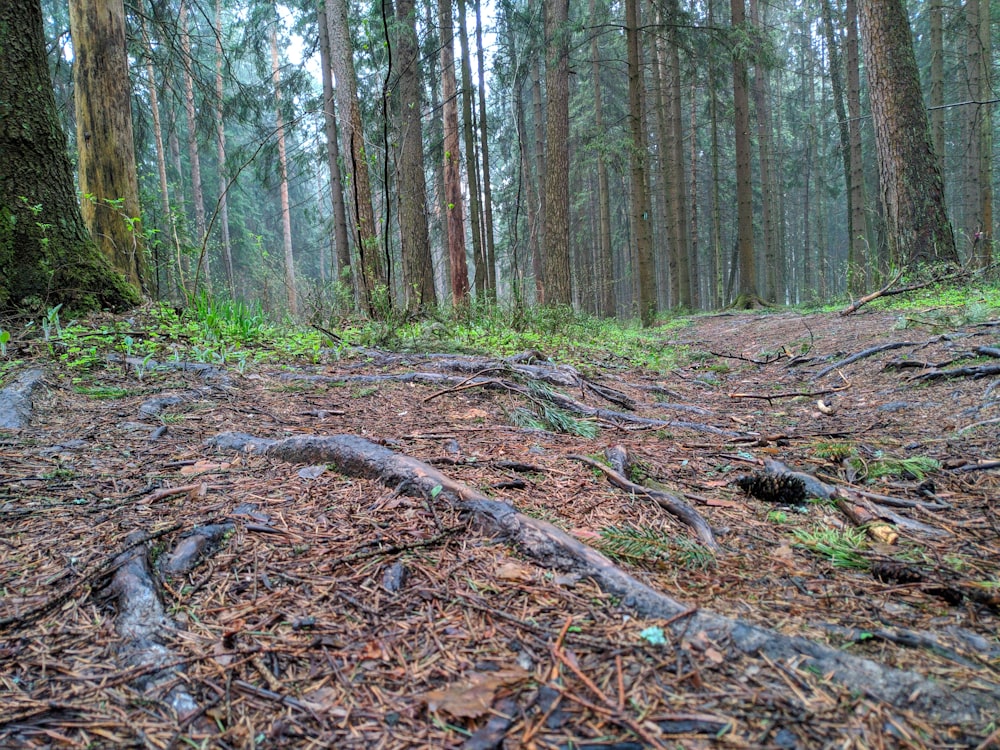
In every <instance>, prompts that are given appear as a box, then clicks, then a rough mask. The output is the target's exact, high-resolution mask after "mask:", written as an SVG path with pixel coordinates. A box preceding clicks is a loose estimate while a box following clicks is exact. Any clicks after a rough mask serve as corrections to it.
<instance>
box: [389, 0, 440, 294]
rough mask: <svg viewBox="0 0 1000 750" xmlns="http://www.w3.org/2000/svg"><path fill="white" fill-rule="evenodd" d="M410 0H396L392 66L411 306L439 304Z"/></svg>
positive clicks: (401, 221)
mask: <svg viewBox="0 0 1000 750" xmlns="http://www.w3.org/2000/svg"><path fill="white" fill-rule="evenodd" d="M415 8H416V3H415V2H414V0H399V1H398V2H397V3H396V29H397V34H398V37H397V39H396V65H397V66H399V113H398V122H397V128H398V130H399V157H398V168H397V169H398V171H397V178H396V179H397V181H398V186H399V190H398V193H399V233H400V239H401V247H402V255H403V298H404V301H405V304H406V309H407V310H411V311H416V310H420V309H422V308H433V307H435V306H436V305H437V297H436V295H435V293H434V266H433V264H432V263H431V245H430V239H429V237H428V233H427V181H426V179H425V177H424V137H423V128H422V126H421V118H420V115H421V97H420V91H421V85H420V57H419V55H420V49H419V47H418V45H417V28H416V16H415Z"/></svg>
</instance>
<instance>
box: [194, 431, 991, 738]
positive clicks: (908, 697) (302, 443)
mask: <svg viewBox="0 0 1000 750" xmlns="http://www.w3.org/2000/svg"><path fill="white" fill-rule="evenodd" d="M208 442H209V444H211V445H213V446H215V447H216V448H218V449H219V450H225V451H253V452H256V453H259V454H264V455H267V456H271V457H273V458H276V459H279V460H285V461H292V462H297V463H309V464H313V463H330V464H333V465H334V466H335V467H336V468H337V470H338V471H340V472H341V473H344V474H347V475H350V476H358V477H367V478H371V479H377V480H379V481H381V482H382V483H383V484H385V485H387V486H389V487H393V488H400V490H401V491H406V492H408V493H410V494H414V495H418V496H423V497H426V498H434V497H440V498H442V499H444V500H447V501H449V502H451V503H453V504H454V505H455V506H456V507H459V508H461V509H463V510H465V511H468V512H471V513H473V514H474V516H475V517H476V518H477V519H479V520H480V521H482V522H485V524H486V526H487V527H488V528H490V529H492V530H493V531H495V532H497V533H499V534H501V535H502V536H504V537H505V538H506V539H508V540H509V541H510V542H511V543H513V544H514V545H516V546H517V547H518V548H519V549H520V550H521V551H522V552H523V553H524V554H525V555H527V556H529V557H531V558H532V559H534V560H535V561H536V562H537V563H539V564H541V565H544V566H548V567H553V568H558V569H561V570H571V571H574V572H576V573H579V574H582V575H586V576H590V577H591V578H593V579H594V580H595V581H596V582H597V583H598V584H599V585H600V586H601V587H602V588H603V589H604V590H605V591H607V592H608V593H610V594H612V595H614V596H617V597H620V598H621V601H622V603H623V604H624V605H625V606H627V607H629V608H631V609H633V610H634V611H636V612H637V613H638V614H640V615H642V616H644V617H649V618H659V619H662V620H666V621H670V620H671V618H675V617H678V616H681V617H680V619H677V620H674V621H673V622H668V623H667V624H668V626H669V627H670V629H671V630H672V632H673V633H674V635H675V636H677V637H681V636H682V635H683V634H684V633H690V632H701V631H704V633H705V635H706V637H708V638H711V639H712V640H713V641H715V642H716V644H717V645H718V646H719V647H720V648H722V649H726V648H727V647H732V648H733V649H735V650H737V651H739V652H742V653H743V654H747V655H751V656H753V655H760V656H761V657H763V658H764V660H765V661H767V660H771V661H781V662H784V661H786V660H787V661H791V662H793V663H795V664H796V665H797V666H800V667H806V668H808V669H810V670H813V671H815V672H816V673H818V674H822V675H824V676H827V677H829V678H832V679H834V680H837V681H839V682H840V683H842V684H843V685H845V686H847V687H848V688H850V689H852V690H856V691H858V692H859V693H862V694H865V695H869V696H871V697H873V698H875V699H878V700H881V701H885V702H886V703H889V704H891V705H893V706H897V707H900V708H906V709H909V710H912V711H915V712H918V713H922V714H924V715H925V716H927V717H930V718H932V719H934V720H936V721H941V722H953V723H969V724H974V725H977V726H981V725H982V724H983V723H985V722H987V721H991V720H993V719H994V718H995V717H996V716H997V715H998V713H1000V686H998V685H996V684H993V683H986V682H983V683H981V684H978V685H977V686H976V687H967V686H962V687H955V686H945V685H941V684H939V683H937V682H935V681H932V680H929V679H927V678H925V677H923V676H921V675H919V674H916V673H913V672H908V671H902V670H898V669H894V668H890V667H886V666H885V665H881V664H878V663H876V662H873V661H870V660H867V659H862V658H859V657H857V656H852V655H850V654H846V653H843V652H841V651H839V650H837V649H833V648H830V647H829V646H825V645H822V644H819V643H816V642H814V641H811V640H808V639H806V638H802V637H798V636H790V635H784V634H781V633H776V632H774V631H770V630H767V629H766V628H762V627H759V626H756V625H752V624H749V623H746V622H742V621H739V620H733V619H730V618H727V617H722V616H720V615H716V614H712V613H710V612H703V611H692V610H690V609H689V608H688V607H686V606H684V605H683V604H681V603H680V602H678V601H676V600H674V599H672V598H670V597H668V596H666V595H665V594H663V593H661V592H659V591H656V590H654V589H652V588H650V587H649V586H647V585H645V584H644V583H642V582H641V581H638V580H637V579H635V578H633V577H632V576H631V575H629V574H628V573H626V572H625V571H623V570H621V569H620V568H618V567H617V566H616V565H614V564H613V563H612V562H611V561H610V560H608V559H607V558H606V557H604V556H603V555H601V554H600V553H598V552H597V551H596V550H594V549H592V548H590V547H588V546H586V545H585V544H582V543H581V542H579V541H578V540H576V539H574V538H573V537H571V536H570V535H569V534H567V533H566V532H564V531H562V530H561V529H559V528H557V527H556V526H554V525H552V524H550V523H548V522H546V521H542V520H540V519H535V518H529V517H527V516H525V515H523V514H521V513H519V512H517V511H516V510H515V509H514V508H513V507H511V506H510V505H508V504H507V503H504V502H499V501H496V500H492V499H490V498H487V497H485V496H483V495H482V494H480V493H479V492H477V491H475V490H474V489H472V488H470V487H468V486H466V485H464V484H462V483H460V482H456V481H455V480H453V479H450V478H449V477H447V476H445V475H444V474H442V473H441V472H439V471H438V470H437V469H435V468H434V467H432V466H430V465H429V464H426V463H424V462H422V461H419V460H417V459H414V458H412V457H409V456H406V455H403V454H399V453H395V452H393V451H391V450H389V449H388V448H384V447H382V446H380V445H377V444H375V443H372V442H370V441H368V440H365V439H363V438H360V437H358V436H355V435H335V436H326V437H292V438H287V439H285V440H278V441H275V440H265V439H261V438H255V437H253V436H251V435H246V434H243V433H233V432H229V433H222V434H220V435H217V436H216V437H214V438H212V439H210V440H209V441H208Z"/></svg>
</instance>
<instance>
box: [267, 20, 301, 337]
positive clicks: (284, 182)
mask: <svg viewBox="0 0 1000 750" xmlns="http://www.w3.org/2000/svg"><path fill="white" fill-rule="evenodd" d="M277 24H278V15H277V13H275V16H274V25H272V26H271V82H272V83H273V84H274V106H275V116H276V124H275V128H274V130H275V137H276V138H277V141H278V181H279V189H280V192H281V239H282V243H281V245H282V248H283V249H284V258H285V296H286V298H287V300H288V312H289V313H290V314H291V315H292V317H295V316H296V315H298V314H299V299H298V293H297V291H296V289H295V256H294V255H293V254H292V212H291V207H290V205H289V201H288V156H287V153H286V151H285V118H284V115H282V113H281V70H280V68H279V67H278V33H277V30H276V27H277Z"/></svg>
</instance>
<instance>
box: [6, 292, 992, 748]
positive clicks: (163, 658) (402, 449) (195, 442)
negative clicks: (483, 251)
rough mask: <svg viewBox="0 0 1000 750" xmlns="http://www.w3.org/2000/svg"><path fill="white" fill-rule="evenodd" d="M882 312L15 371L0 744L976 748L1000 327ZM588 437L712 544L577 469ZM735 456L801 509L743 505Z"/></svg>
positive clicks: (721, 318) (987, 706) (986, 693)
mask: <svg viewBox="0 0 1000 750" xmlns="http://www.w3.org/2000/svg"><path fill="white" fill-rule="evenodd" d="M914 317H915V318H917V320H916V321H914V320H909V321H907V319H906V318H905V317H902V316H901V315H899V314H888V313H877V312H867V311H862V312H860V313H858V314H855V315H853V316H850V317H847V318H841V317H839V316H837V315H836V314H813V315H799V314H793V313H778V314H739V315H717V316H705V317H700V318H696V319H694V320H693V321H692V323H691V325H690V326H688V327H686V328H683V329H680V330H671V331H668V330H666V329H664V331H663V334H662V336H663V346H664V347H667V346H678V345H680V346H684V347H686V353H685V354H684V357H683V361H685V362H688V363H689V364H685V365H683V366H679V367H677V368H676V369H673V370H671V371H669V372H660V373H653V372H647V371H641V370H630V369H626V368H624V367H623V365H622V363H621V362H620V361H617V360H615V359H614V358H612V357H610V356H609V357H607V358H606V359H604V360H603V361H592V362H587V363H577V367H576V368H568V367H565V366H563V365H565V363H561V362H550V361H545V359H544V355H545V353H544V352H543V353H541V354H542V355H543V358H542V359H538V358H537V357H536V358H530V357H525V358H521V359H514V360H507V361H496V360H485V359H475V358H470V357H459V356H456V355H446V356H439V357H435V356H424V355H417V354H407V355H405V356H398V355H394V354H392V353H386V352H375V351H369V350H366V351H360V350H359V351H356V352H354V353H352V354H350V355H348V356H346V357H343V358H342V359H335V358H332V357H331V358H330V359H329V361H324V362H322V363H320V364H304V363H302V364H296V363H288V365H287V366H285V367H282V368H280V369H279V368H270V369H262V370H254V371H248V372H245V373H244V374H240V373H239V372H237V371H235V370H231V371H225V372H223V371H219V370H215V369H214V368H208V367H204V366H202V367H196V368H179V367H178V366H177V365H176V364H170V363H164V364H163V366H162V367H161V368H156V367H154V363H152V362H145V363H135V362H134V363H131V364H130V363H129V362H122V361H109V362H108V363H106V365H104V366H103V367H102V368H99V369H96V370H90V371H89V372H88V373H87V374H86V378H84V379H83V380H81V375H80V373H79V372H78V371H70V370H67V369H65V368H59V367H56V366H55V365H54V364H53V363H52V361H51V360H48V359H47V358H45V357H43V356H38V357H37V358H35V359H33V360H28V361H25V363H24V365H23V367H22V369H21V370H19V372H27V371H29V370H30V369H32V368H40V369H41V370H42V371H43V372H44V376H43V377H42V378H41V380H40V381H39V382H37V383H36V384H35V385H34V387H33V389H30V392H29V394H28V396H29V398H30V401H31V405H32V406H31V410H30V413H29V414H28V415H27V416H26V418H25V423H24V425H23V426H21V427H17V426H16V425H15V424H6V423H5V424H6V426H5V427H3V428H2V431H0V520H2V523H0V593H2V598H0V626H2V627H0V745H4V746H9V745H15V746H29V747H30V746H39V747H41V746H47V745H49V744H52V743H59V742H63V743H66V744H69V745H86V744H88V743H92V746H127V745H152V746H156V747H168V746H175V745H178V744H182V743H187V742H190V743H194V744H199V743H203V742H206V743H207V744H208V745H211V746H218V747H251V746H266V747H275V746H288V747H307V746H311V744H318V745H320V746H331V747H358V748H369V747H399V748H403V747H463V746H464V747H470V748H475V747H479V748H486V747H500V746H504V747H537V748H550V747H551V748H555V747H571V746H572V747H595V748H596V747H602V748H607V747H617V748H629V747H667V746H678V745H679V746H683V747H702V746H706V747H707V746H710V745H716V744H730V745H737V746H747V747H782V748H792V747H821V746H824V745H828V744H832V743H834V742H837V743H842V742H843V741H847V742H849V743H852V744H853V745H855V746H859V747H860V746H904V745H905V746H909V747H976V746H982V747H992V746H994V745H991V744H989V743H990V742H992V743H997V742H998V739H997V735H996V730H997V725H996V723H995V719H996V716H997V715H998V714H1000V687H998V686H1000V641H998V640H997V636H996V633H997V632H998V631H1000V621H998V620H1000V618H998V611H1000V547H998V539H1000V519H998V511H997V507H996V498H997V495H998V488H1000V476H998V469H997V468H995V467H994V468H989V466H990V465H991V463H990V462H996V461H997V460H998V459H1000V455H998V449H997V445H998V443H1000V441H998V439H997V438H998V435H1000V388H997V387H996V384H997V383H1000V374H997V373H996V372H994V371H993V370H992V369H991V368H992V367H993V366H994V365H997V364H1000V359H998V358H997V355H996V354H993V353H991V350H994V349H996V348H997V347H998V346H1000V343H998V342H1000V326H997V325H996V324H995V322H994V323H987V324H978V325H976V324H959V323H958V322H955V321H947V320H943V319H935V320H934V321H930V319H929V317H927V316H924V318H923V319H920V317H921V316H914ZM928 322H931V323H934V324H935V325H928V324H927V323H928ZM863 353H868V354H867V355H866V356H862V357H857V358H855V359H853V361H852V356H856V355H858V354H863ZM136 365H138V366H139V370H138V371H137V367H136ZM140 374H141V377H140ZM9 381H10V383H13V382H14V381H13V379H9ZM10 383H4V385H8V384H10ZM18 388H19V391H18V393H21V394H22V395H23V392H24V390H25V388H24V386H23V383H22V384H19V385H18ZM2 407H3V404H2V403H0V411H2ZM24 407H25V404H24V401H23V399H22V400H19V401H17V403H16V404H13V405H12V406H11V407H10V409H12V410H13V411H10V413H16V414H18V415H21V416H24V415H25V412H24ZM532 419H533V420H535V422H536V423H537V422H542V421H545V422H546V424H547V425H548V427H549V429H538V428H537V426H536V427H531V426H524V425H527V424H531V423H532V422H531V420H532ZM519 425H521V426H519ZM557 426H561V427H562V428H563V429H567V430H569V431H570V432H556V431H554V428H555V427H557ZM227 432H238V433H245V434H247V435H249V436H252V437H253V438H260V439H264V440H268V441H276V440H277V441H281V440H285V439H287V438H299V439H300V440H298V441H291V442H289V441H286V442H285V443H282V444H281V445H285V446H286V447H287V446H293V445H298V446H301V445H307V444H308V445H312V446H314V447H315V445H316V444H317V441H319V439H320V438H322V437H323V436H333V435H347V436H356V438H357V439H355V438H350V439H349V440H347V442H343V441H342V442H341V443H337V444H338V445H341V446H344V445H347V446H350V447H351V448H352V450H354V449H357V450H358V451H360V453H358V454H351V455H345V454H344V453H343V452H342V453H339V454H337V453H335V454H321V453H315V452H313V453H310V452H308V451H306V452H303V453H294V452H283V453H280V454H279V453H276V452H274V451H273V450H272V449H271V448H269V447H267V446H268V445H270V444H264V443H260V444H258V445H257V450H251V451H249V452H247V451H244V450H242V448H243V447H245V445H236V444H233V443H225V442H223V443H220V442H219V440H218V436H219V435H220V434H222V433H227ZM572 432H577V433H582V435H581V434H571V433H572ZM594 433H596V434H594ZM583 435H587V436H583ZM307 438H308V440H306V439H307ZM362 439H363V440H362ZM310 441H312V442H310ZM319 442H321V441H319ZM367 446H371V447H367ZM613 446H621V447H622V448H623V449H624V453H625V454H627V457H628V458H629V459H630V460H631V461H632V462H633V464H632V466H631V467H624V468H625V469H626V472H625V475H624V476H625V479H626V480H627V481H631V482H634V483H637V484H638V485H641V487H643V488H646V489H649V490H654V491H658V492H660V493H665V494H666V495H667V496H669V497H671V498H673V499H675V500H677V501H678V502H681V503H684V504H685V505H686V506H687V507H689V508H690V509H691V510H692V511H694V512H696V513H697V514H698V515H700V516H701V517H702V518H703V519H704V521H705V522H706V527H707V528H709V529H710V533H711V534H712V535H713V536H714V539H715V541H716V542H717V543H718V548H719V549H718V551H717V552H716V553H715V554H712V553H711V551H710V550H709V549H708V548H707V547H706V546H705V541H706V537H705V532H704V531H702V533H701V534H696V532H695V531H694V530H692V529H691V528H690V527H689V526H687V525H685V524H684V523H682V521H681V520H678V514H677V513H676V512H670V510H669V508H667V509H665V506H664V505H663V504H662V503H661V504H657V502H656V499H655V492H654V493H653V494H652V495H648V496H647V495H646V494H643V492H641V491H640V492H637V491H635V489H634V488H633V489H632V490H629V491H625V490H622V489H620V486H622V485H619V487H616V486H614V485H613V484H612V483H610V482H609V481H608V477H607V476H606V472H604V471H603V470H598V469H595V468H593V467H592V466H588V465H587V462H586V461H581V460H578V459H575V458H574V456H583V457H591V460H592V459H593V458H596V457H600V456H602V454H603V453H604V451H605V450H606V449H608V448H609V447H613ZM310 450H312V449H310ZM268 451H271V452H270V453H269V452H268ZM366 452H367V453H366ZM366 456H367V458H366ZM372 456H374V457H375V458H372V461H373V463H371V464H366V463H365V461H366V460H368V458H371V457H372ZM393 457H400V458H393ZM376 459H377V460H376ZM602 460H603V459H602ZM379 461H381V462H382V463H379ZM396 461H401V462H402V463H393V462H396ZM769 461H770V462H774V461H780V462H782V463H783V464H785V465H786V466H787V467H789V468H790V469H792V470H795V471H800V472H805V473H806V474H808V475H809V477H808V479H810V481H811V479H812V478H816V479H819V480H821V481H822V482H823V483H825V485H826V486H827V488H828V489H829V488H833V489H834V490H835V493H834V496H833V497H831V498H828V499H827V500H825V501H822V502H820V501H816V500H815V499H811V500H808V501H806V502H804V503H803V502H798V501H797V499H796V498H795V497H792V496H787V497H786V496H784V495H781V494H780V493H779V496H777V497H768V496H767V492H763V493H757V494H759V495H761V496H758V497H750V496H748V495H747V494H746V493H745V492H744V491H743V490H742V489H741V488H740V485H739V484H738V483H737V480H738V478H740V477H744V478H745V481H744V482H743V485H744V486H748V484H752V482H750V481H749V480H748V479H746V478H747V477H757V478H758V480H759V481H760V482H763V483H764V485H765V486H766V488H773V484H774V483H775V481H776V480H774V479H773V477H768V478H764V479H761V478H762V477H764V472H765V471H766V469H767V466H768V465H770V466H772V467H773V466H774V464H773V463H771V464H766V463H765V462H769ZM386 462H388V464H391V465H392V467H394V468H392V471H388V470H387V471H386V472H382V471H381V468H382V467H383V466H384V465H386ZM401 467H404V468H405V469H406V470H407V471H412V472H414V473H413V474H407V473H406V472H403V471H402V469H401ZM394 472H395V473H394ZM779 484H780V483H779ZM754 486H756V485H754ZM816 487H820V485H816V486H811V485H810V487H809V488H810V489H812V490H813V491H814V492H818V491H820V490H817V489H816ZM793 494H794V493H793ZM873 509H874V516H872V517H869V518H868V519H867V525H866V526H865V528H866V529H868V535H867V538H866V537H865V531H864V530H861V531H853V530H852V520H851V519H852V518H853V516H852V515H851V514H852V513H855V512H861V511H864V510H868V511H871V510H873ZM518 514H520V515H518ZM892 514H895V517H893V515H892ZM680 516H681V517H683V513H682V514H680ZM852 534H853V538H855V539H856V540H862V539H866V541H865V542H864V544H863V546H862V547H861V549H860V550H859V551H857V552H856V553H854V554H853V555H851V554H846V553H843V552H841V553H837V555H838V557H839V559H840V561H841V562H850V563H852V564H853V567H838V566H836V565H835V564H834V561H833V559H832V558H831V556H830V555H829V554H824V553H823V551H822V544H823V543H831V540H834V541H835V540H837V539H843V538H845V537H847V538H851V536H852ZM557 542H558V544H557ZM560 544H561V545H563V546H561V547H560V546H558V545H560ZM588 547H591V548H594V549H597V550H601V551H602V552H603V554H604V555H605V556H607V558H608V559H607V560H606V559H605V558H604V557H601V556H600V555H596V554H592V553H590V552H588V551H587V548H588ZM602 561H603V562H602ZM605 565H606V566H607V567H602V566H605ZM616 576H619V577H617V578H616ZM626 580H627V581H632V582H634V583H635V584H636V586H638V587H639V588H634V589H632V588H628V587H627V586H625V584H624V583H621V582H622V581H626ZM615 581H618V582H619V583H615ZM631 585H632V584H631V583H630V584H629V586H631ZM640 592H648V593H640ZM644 597H645V598H644ZM649 597H653V599H650V598H649ZM656 597H660V598H659V599H657V598H656ZM654 599H655V601H660V600H661V599H662V600H663V601H664V602H670V603H671V604H670V606H667V605H666V604H664V605H663V606H664V608H663V609H656V608H655V607H653V605H652V604H650V602H652V601H654ZM674 605H676V607H675V608H674V609H671V608H670V607H673V606H674ZM720 623H728V625H725V626H723V625H722V624H720ZM772 636H773V637H774V638H776V639H777V640H776V641H775V643H779V644H781V647H780V648H779V647H777V646H774V647H772V646H767V645H765V641H766V639H767V638H770V637H772ZM836 654H841V655H843V658H842V659H835V660H834V661H824V659H834V657H835V655H836ZM858 670H860V671H858ZM865 670H870V671H865ZM852 675H853V676H852ZM927 678H929V680H930V681H927ZM991 721H992V722H993V723H992V724H991ZM991 732H993V736H992V738H990V733H991Z"/></svg>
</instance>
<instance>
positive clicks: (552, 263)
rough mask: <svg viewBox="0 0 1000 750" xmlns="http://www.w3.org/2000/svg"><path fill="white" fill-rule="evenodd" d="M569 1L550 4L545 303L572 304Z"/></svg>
mask: <svg viewBox="0 0 1000 750" xmlns="http://www.w3.org/2000/svg"><path fill="white" fill-rule="evenodd" d="M570 34H571V30H570V28H569V0H546V2H545V39H546V51H547V54H546V58H545V166H546V169H545V173H544V175H545V246H544V248H543V249H542V262H543V264H544V269H545V270H544V278H545V285H544V288H543V290H542V291H543V295H542V303H543V304H546V305H569V304H572V302H573V289H572V281H571V278H570V262H569V39H570Z"/></svg>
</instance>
